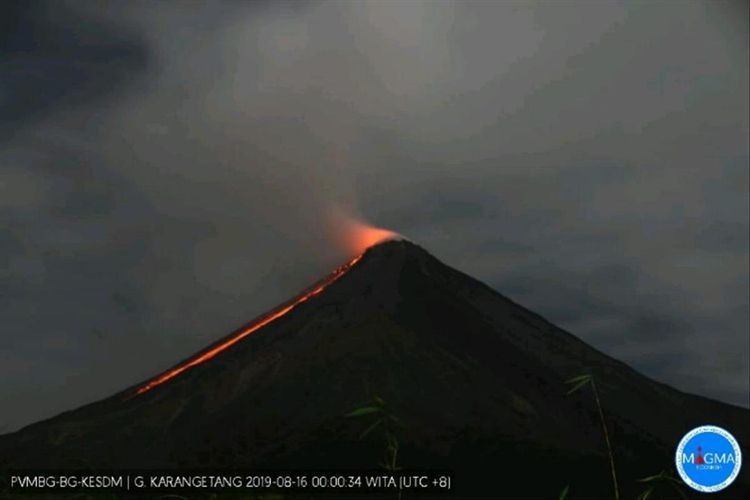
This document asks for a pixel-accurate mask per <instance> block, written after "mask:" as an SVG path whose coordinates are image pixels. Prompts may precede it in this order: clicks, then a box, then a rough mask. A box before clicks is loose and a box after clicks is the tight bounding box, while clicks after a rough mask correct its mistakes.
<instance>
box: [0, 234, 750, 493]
mask: <svg viewBox="0 0 750 500" xmlns="http://www.w3.org/2000/svg"><path fill="white" fill-rule="evenodd" d="M581 374H591V375H593V377H594V380H595V381H596V387H597V390H598V395H599V397H600V401H601V406H602V408H603V413H604V419H605V421H606V425H607V427H608V429H609V433H610V440H611V444H612V449H613V450H614V462H615V467H616V470H617V473H618V479H619V484H620V490H621V497H622V498H633V497H635V496H636V495H637V494H638V493H639V492H640V491H642V490H643V489H644V484H643V483H638V482H637V479H638V478H642V477H644V476H650V475H654V474H658V473H659V472H660V471H662V470H666V471H674V465H673V461H674V458H673V457H674V450H675V447H676V444H677V442H678V441H679V439H680V438H681V437H682V435H684V434H685V433H686V432H687V431H688V430H690V429H692V428H693V427H696V426H698V425H703V424H715V425H719V426H721V427H724V428H725V429H728V430H729V431H730V432H732V433H733V434H734V435H735V437H736V438H737V440H738V441H739V442H740V444H741V445H743V446H747V444H748V443H750V428H749V427H750V419H748V417H749V416H750V412H748V410H746V409H742V408H739V407H735V406H731V405H728V404H724V403H720V402H717V401H713V400H710V399H707V398H703V397H699V396H694V395H690V394H686V393H683V392H680V391H678V390H675V389H673V388H671V387H668V386H666V385H664V384H661V383H659V382H656V381H654V380H651V379H649V378H647V377H645V376H643V375H641V374H639V373H638V372H636V371H634V370H633V369H632V368H629V367H628V366H626V365H625V364H623V363H621V362H619V361H616V360H614V359H612V358H610V357H608V356H606V355H605V354H603V353H601V352H599V351H597V350H596V349H593V348H592V347H590V346H588V345H587V344H585V343H584V342H582V341H581V340H579V339H578V338H576V337H575V336H573V335H571V334H570V333H568V332H566V331H564V330H562V329H560V328H557V327H556V326H554V325H552V324H551V323H549V322H548V321H546V320H545V319H543V318H542V317H540V316H538V315H537V314H534V313H533V312H531V311H528V310H527V309H525V308H523V307H521V306H520V305H518V304H516V303H514V302H512V301H511V300H509V299H507V298H505V297H504V296H502V295H501V294H499V293H498V292H496V291H494V290H492V289H491V288H489V287H488V286H486V285H484V284H482V283H480V282H479V281H477V280H475V279H473V278H471V277H469V276H467V275H465V274H463V273H461V272H459V271H456V270H454V269H452V268H450V267H448V266H446V265H444V264H443V263H441V262H440V261H438V260H437V259H436V258H434V257H433V256H432V255H430V254H429V253H427V252H426V251H425V250H423V249H422V248H420V247H419V246H417V245H415V244H413V243H410V242H407V241H388V242H385V243H381V244H378V245H375V246H373V247H371V248H370V249H368V250H367V251H366V252H365V253H364V254H363V255H362V256H360V257H358V258H357V259H355V260H353V261H352V262H350V263H349V264H347V265H345V266H343V267H342V268H340V269H338V270H337V271H336V272H334V273H333V274H332V275H331V276H329V277H328V278H326V279H324V280H322V281H321V282H320V283H319V284H317V285H316V286H314V287H313V288H311V289H310V290H308V291H306V292H304V293H303V294H302V295H300V296H299V297H297V298H295V299H293V300H292V301H290V302H289V303H287V304H284V305H282V306H280V307H279V308H278V309H276V310H274V311H272V312H271V313H268V314H267V315H265V316H262V317H261V318H259V319H257V320H256V321H254V322H253V323H250V324H249V325H248V326H246V327H244V328H242V329H240V330H238V331H237V332H235V333H234V334H232V335H230V336H229V337H226V338H224V339H222V340H220V341H218V342H217V343H216V344H214V345H212V346H209V347H208V348H206V349H205V350H204V351H202V352H200V353H198V354H196V355H195V356H194V357H192V358H189V359H188V360H185V361H184V362H182V363H180V364H178V365H176V366H175V367H173V368H172V369H170V370H167V371H166V372H164V373H163V374H161V375H158V376H156V377H154V378H153V379H152V380H149V381H145V382H143V383H142V384H139V385H137V386H134V387H131V388H128V389H126V390H124V391H122V392H120V393H118V394H115V395H114V396H112V397H109V398H107V399H105V400H102V401H99V402H96V403H93V404H90V405H88V406H84V407H82V408H79V409H76V410H73V411H70V412H67V413H64V414H61V415H59V416H57V417H54V418H52V419H49V420H46V421H43V422H39V423H36V424H33V425H30V426H28V427H26V428H24V429H21V430H20V431H17V432H15V433H12V434H8V435H5V436H2V437H0V461H1V462H0V466H2V467H3V468H8V467H12V468H21V467H58V468H60V467H68V468H70V467H76V466H78V467H80V466H81V464H87V465H86V466H88V467H93V466H95V467H97V468H144V467H153V468H183V469H186V468H206V467H210V468H222V467H227V468H233V469H239V468H266V469H269V468H283V469H296V468H303V469H304V468H315V469H325V468H347V469H351V468H363V469H376V468H378V467H379V464H380V462H381V460H382V456H383V448H384V444H383V437H382V434H379V433H378V432H376V431H373V432H371V433H369V434H367V436H365V437H364V438H361V437H360V436H361V434H362V433H363V430H364V429H365V427H367V422H366V421H365V420H363V419H358V418H346V417H345V415H346V414H347V413H348V412H351V411H352V410H353V409H355V408H358V407H361V406H363V405H367V404H368V402H369V401H372V400H373V398H376V397H377V398H379V399H380V400H382V401H383V402H384V405H385V406H386V407H387V409H388V412H389V413H390V414H392V415H394V416H396V417H397V418H398V421H399V422H400V426H399V427H398V428H397V430H396V431H395V433H396V435H397V438H398V442H399V454H398V464H399V465H400V466H401V467H404V468H413V469H428V468H436V469H444V470H451V471H454V472H455V488H456V490H455V493H454V496H451V498H502V497H512V498H518V497H531V498H557V496H558V494H559V493H560V491H561V490H562V489H563V488H564V487H565V486H566V485H570V498H611V497H612V484H611V477H610V466H609V459H608V456H607V451H606V449H607V448H606V445H605V442H604V437H603V434H602V427H601V422H600V420H599V413H598V410H597V406H596V405H595V403H594V398H593V397H592V392H591V390H590V388H583V389H581V390H580V391H577V392H575V393H573V394H571V395H567V390H568V386H567V385H566V383H565V381H566V380H568V379H570V378H571V377H575V376H578V375H581ZM743 451H744V452H745V453H747V448H745V447H743ZM746 456H748V455H746ZM744 469H745V470H743V471H742V473H741V474H740V477H739V478H738V479H737V481H736V482H735V483H734V484H733V485H732V486H730V487H729V488H728V489H726V490H724V491H723V492H722V493H719V494H717V495H716V497H717V498H740V497H743V498H747V497H749V496H750V495H748V493H750V491H749V490H750V481H749V478H748V473H747V467H745V468H744ZM668 494H669V493H668V492H667V495H668ZM688 495H689V493H688ZM308 497H309V495H308V496H306V497H305V498H308Z"/></svg>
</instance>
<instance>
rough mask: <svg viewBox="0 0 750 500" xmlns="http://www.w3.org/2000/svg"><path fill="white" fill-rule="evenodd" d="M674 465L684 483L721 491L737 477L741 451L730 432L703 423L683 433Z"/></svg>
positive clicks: (694, 486)
mask: <svg viewBox="0 0 750 500" xmlns="http://www.w3.org/2000/svg"><path fill="white" fill-rule="evenodd" d="M675 466H676V467H677V472H679V473H680V477H681V478H682V480H683V481H685V484H687V485H688V486H690V487H691V488H693V489H695V490H698V491H702V492H704V493H711V492H714V491H720V490H723V489H724V488H726V487H727V486H729V485H730V484H732V482H733V481H734V480H735V479H736V478H737V475H738V474H739V473H740V467H741V466H742V452H741V451H740V446H739V444H737V440H736V439H734V436H732V435H731V434H730V433H729V432H727V431H726V430H724V429H722V428H721V427H716V426H715V425H703V426H701V427H696V428H695V429H693V430H692V431H690V432H688V433H687V434H685V436H684V437H683V438H682V440H681V441H680V444H679V445H677V453H675Z"/></svg>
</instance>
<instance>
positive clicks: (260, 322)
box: [133, 230, 389, 396]
mask: <svg viewBox="0 0 750 500" xmlns="http://www.w3.org/2000/svg"><path fill="white" fill-rule="evenodd" d="M378 231H382V232H383V233H389V231H385V230H378ZM358 241H359V242H360V243H361V244H364V243H365V242H368V241H370V242H372V243H370V245H368V246H366V247H363V250H365V249H366V248H367V247H369V246H371V245H372V244H375V243H378V242H380V241H382V239H378V238H377V237H375V236H374V235H364V234H363V235H362V236H361V239H360V240H358ZM361 258H362V254H361V253H360V254H359V255H358V256H357V257H355V258H353V259H352V260H350V261H349V262H347V263H346V264H344V265H343V266H340V267H338V268H336V269H335V270H334V271H333V272H332V273H331V274H329V275H328V276H326V277H325V278H323V279H322V280H320V281H319V282H317V283H316V284H315V285H313V286H312V287H311V288H309V289H308V290H306V291H304V292H302V293H301V294H300V295H298V296H297V297H295V298H294V299H292V300H291V301H289V302H287V303H286V304H282V305H281V306H279V307H278V308H276V309H274V310H273V311H271V312H270V313H268V314H266V315H265V316H262V317H261V318H258V319H257V320H255V321H253V322H252V323H250V324H248V325H246V326H244V327H243V328H241V329H240V330H238V331H236V332H234V333H233V334H231V335H229V336H228V337H226V338H224V339H222V340H221V341H219V342H218V343H217V344H215V345H213V346H211V347H209V348H208V349H206V350H205V351H203V352H199V353H198V354H196V355H195V356H193V357H192V358H189V359H187V360H186V361H183V362H182V363H180V364H178V365H177V366H175V367H174V368H171V369H169V370H167V371H166V372H164V373H162V374H161V375H158V376H156V377H154V378H153V379H151V380H149V381H148V382H146V383H145V384H143V385H142V386H140V387H139V388H138V389H137V390H136V392H135V394H133V396H137V395H139V394H143V393H144V392H146V391H149V390H151V389H153V388H154V387H156V386H158V385H161V384H163V383H164V382H167V381H168V380H171V379H173V378H175V377H176V376H177V375H179V374H181V373H183V372H184V371H187V370H189V369H190V368H193V367H194V366H197V365H199V364H201V363H203V362H205V361H208V360H209V359H211V358H213V357H215V356H216V355H218V354H219V353H221V352H222V351H225V350H226V349H228V348H230V347H232V346H233V345H235V344H236V343H238V342H239V341H241V340H242V339H244V338H245V337H247V336H249V335H251V334H252V333H254V332H256V331H258V330H260V329H261V328H263V327H264V326H266V325H268V324H270V323H272V322H273V321H275V320H277V319H279V318H280V317H282V316H284V315H285V314H287V313H288V312H290V311H292V310H293V309H295V308H296V307H297V306H299V305H300V304H302V303H303V302H306V301H308V300H310V299H311V298H313V297H315V296H316V295H318V294H319V293H321V292H322V291H323V290H325V289H326V288H328V287H329V286H330V285H331V284H333V283H334V282H335V281H336V280H338V279H339V278H340V277H341V276H343V275H344V274H346V272H347V271H349V270H350V269H351V268H352V267H353V266H354V265H355V264H356V263H357V262H359V260H360V259H361Z"/></svg>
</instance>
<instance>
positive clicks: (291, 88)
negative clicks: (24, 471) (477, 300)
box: [0, 1, 750, 431]
mask: <svg viewBox="0 0 750 500" xmlns="http://www.w3.org/2000/svg"><path fill="white" fill-rule="evenodd" d="M747 10H748V9H747V2H697V1H685V2H666V1H665V2H649V3H632V2H627V3H622V2H611V3H607V2H580V3H579V2H566V1H548V2H538V3H537V2H523V3H512V2H482V3H470V2H460V3H443V2H437V1H430V2H424V3H423V2H417V1H410V2H380V1H373V2H369V3H331V2H324V3H310V4H303V3H299V2H289V3H288V4H285V3H279V2H275V3H274V4H266V3H262V2H259V3H250V2H218V1H217V2H210V3H209V2H205V3H201V2H168V1H163V2H84V1H79V2H69V3H68V2H51V3H45V2H23V3H22V2H3V3H2V6H1V7H0V408H2V413H1V414H0V431H2V430H5V431H8V430H12V429H15V428H18V427H19V426H22V425H25V424H28V423H31V422H32V421H35V420H38V419H40V418H44V417H49V416H52V415H53V414H55V413H58V412H60V411H62V410H66V409H71V408H74V407H76V406H79V405H81V404H84V403H87V402H90V401H93V400H95V399H98V398H101V397H105V396H107V395H109V394H111V393H112V392H114V391H117V390H119V389H122V388H123V387H125V386H127V385H130V384H133V383H135V382H138V381H140V380H142V379H144V378H146V377H148V376H150V375H153V374H155V373H156V372H158V371H160V370H162V369H164V368H166V367H167V366H168V365H170V364H172V363H174V362H175V361H177V360H179V359H181V358H183V357H185V356H186V355H188V354H190V353H191V352H193V351H195V350H197V349H199V348H200V347H202V346H204V345H205V344H206V343H207V342H209V341H211V340H213V339H216V338H217V337H219V336H222V335H224V334H226V333H228V332H229V331H231V330H232V329H234V328H235V327H237V326H238V325H240V324H242V323H243V322H245V321H247V320H249V319H250V318H252V317H254V316H255V315H257V314H259V313H260V312H262V311H263V310H264V309H266V308H269V307H271V306H273V305H275V304H276V303H277V302H279V301H281V300H283V299H285V298H287V297H288V296H290V295H291V294H292V293H295V292H297V291H298V290H299V289H300V288H302V287H304V286H305V285H307V284H309V283H310V282H311V281H313V280H314V279H316V278H318V277H320V276H321V275H323V274H325V273H327V272H328V271H330V269H332V268H333V267H334V266H336V265H338V264H340V263H341V262H342V261H343V260H344V259H345V258H346V257H347V255H346V254H345V251H344V250H343V249H341V248H339V247H338V246H336V245H335V244H333V241H335V225H336V224H335V222H334V221H335V217H332V214H335V213H340V212H344V213H351V214H356V215H357V216H360V217H362V218H364V219H365V220H367V221H369V222H371V223H373V224H376V225H380V226H384V227H387V228H390V229H394V230H396V231H398V232H400V233H402V234H404V235H406V236H407V237H409V238H411V239H412V240H414V241H415V242H417V243H419V244H421V245H422V246H424V247H425V248H426V249H428V250H429V251H430V252H432V253H433V254H435V255H436V256H437V257H439V258H441V259H442V260H444V261H445V262H447V263H448V264H451V265H453V266H455V267H457V268H459V269H461V270H463V271H465V272H468V273H469V274H472V275H474V276H475V277H477V278H479V279H481V280H483V281H485V282H487V283H488V284H490V285H491V286H493V287H494V288H496V289H497V290H499V291H500V292H502V293H504V294H506V295H508V296H509V297H511V298H512V299H514V300H516V301H518V302H520V303H522V304H524V305H525V306H527V307H529V308H531V309H533V310H535V311H536V312H539V313H540V314H542V315H543V316H545V317H547V318H548V319H550V320H551V321H553V322H555V323H557V324H558V325H560V326H562V327H564V328H566V329H568V330H570V331H571V332H573V333H574V334H576V335H578V336H580V337H581V338H583V339H584V340H585V341H587V342H589V343H590V344H592V345H594V346H596V347H598V348H600V349H602V350H604V351H605V352H607V353H608V354H610V355H612V356H614V357H616V358H618V359H621V360H623V361H625V362H627V363H628V364H630V365H632V366H633V367H635V368H636V369H638V370H640V371H642V372H643V373H645V374H647V375H649V376H651V377H653V378H656V379H657V380H660V381H663V382H666V383H669V384H671V385H673V386H675V387H677V388H680V389H683V390H686V391H690V392H695V393H699V394H703V395H707V396H711V397H715V398H718V399H721V400H723V401H728V402H733V403H736V404H741V405H744V406H747V405H748V404H749V401H748V399H749V394H748V378H749V369H748V359H749V357H750V356H749V354H748V351H749V349H750V348H749V345H748V342H749V340H748V339H749V334H748V332H749V325H748V303H749V301H750V299H749V297H748V293H749V292H748V287H749V283H748V275H749V272H748V233H749V228H748V211H749V207H748V200H749V193H748V185H749V179H748V170H749V168H748V162H749V160H748V12H747ZM458 333H460V332H458Z"/></svg>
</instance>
